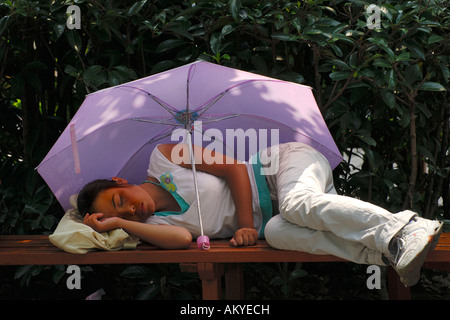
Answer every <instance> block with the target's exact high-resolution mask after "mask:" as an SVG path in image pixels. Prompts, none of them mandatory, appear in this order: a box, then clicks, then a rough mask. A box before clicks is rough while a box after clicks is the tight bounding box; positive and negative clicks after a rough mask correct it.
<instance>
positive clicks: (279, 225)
mask: <svg viewBox="0 0 450 320" xmlns="http://www.w3.org/2000/svg"><path fill="white" fill-rule="evenodd" d="M264 235H265V238H266V240H267V242H268V243H269V244H270V245H271V246H272V247H274V248H278V249H284V250H295V251H304V252H308V253H312V254H331V255H334V256H336V257H339V258H342V259H345V260H348V261H352V262H355V263H359V264H376V265H386V263H385V261H383V260H382V254H381V253H380V252H379V251H377V250H372V249H369V248H368V247H366V246H365V245H363V244H361V243H359V242H354V241H349V240H344V239H342V238H339V237H337V236H336V235H334V234H333V233H331V232H329V231H317V230H312V229H309V228H306V227H300V226H298V225H296V224H293V223H290V222H289V221H286V220H285V219H284V218H283V217H282V216H281V215H276V216H275V217H273V218H272V219H270V220H269V222H268V223H267V225H266V227H265V230H264Z"/></svg>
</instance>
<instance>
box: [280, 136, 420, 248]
mask: <svg viewBox="0 0 450 320" xmlns="http://www.w3.org/2000/svg"><path fill="white" fill-rule="evenodd" d="M279 157H280V158H279V169H278V172H277V173H276V175H275V179H276V188H277V194H278V201H279V210H280V214H281V216H282V217H283V218H284V219H285V220H286V221H289V222H290V223H292V224H296V225H298V226H300V227H306V228H309V229H312V230H317V231H328V232H331V233H332V234H334V235H335V236H337V237H338V238H341V239H343V240H347V241H352V242H358V243H361V244H363V245H364V246H366V247H368V248H370V249H372V250H377V251H379V252H381V253H385V254H387V253H389V250H388V245H389V241H390V240H391V239H392V238H393V236H394V235H395V234H397V233H398V232H399V230H401V229H402V228H403V227H404V226H405V225H406V224H407V223H408V222H409V221H410V220H411V219H412V218H413V217H414V216H416V214H415V213H414V212H412V211H404V212H400V213H397V214H392V213H390V212H388V211H386V210H385V209H383V208H381V207H378V206H375V205H373V204H371V203H368V202H365V201H361V200H358V199H354V198H350V197H345V196H340V195H337V194H336V192H335V190H334V186H333V177H332V171H331V168H330V166H329V164H328V161H327V160H326V158H325V157H324V156H323V155H322V154H320V153H319V152H317V151H316V150H314V149H313V148H311V147H309V146H307V145H304V144H300V143H290V144H287V145H285V146H282V147H281V149H280V154H279Z"/></svg>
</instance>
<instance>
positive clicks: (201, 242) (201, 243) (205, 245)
mask: <svg viewBox="0 0 450 320" xmlns="http://www.w3.org/2000/svg"><path fill="white" fill-rule="evenodd" d="M197 247H198V248H199V249H203V250H209V248H211V246H210V244H209V238H208V237H207V236H200V237H198V238H197Z"/></svg>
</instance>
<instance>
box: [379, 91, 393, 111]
mask: <svg viewBox="0 0 450 320" xmlns="http://www.w3.org/2000/svg"><path fill="white" fill-rule="evenodd" d="M381 99H383V101H384V103H386V105H387V106H388V107H389V108H391V109H392V108H394V107H395V95H394V93H392V91H387V90H385V91H382V92H381Z"/></svg>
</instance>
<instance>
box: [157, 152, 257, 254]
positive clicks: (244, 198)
mask: <svg viewBox="0 0 450 320" xmlns="http://www.w3.org/2000/svg"><path fill="white" fill-rule="evenodd" d="M183 146H184V147H183ZM175 147H177V149H174V148H175ZM158 148H159V150H160V151H161V153H162V154H163V155H164V156H165V157H166V158H167V159H169V160H170V161H171V162H174V163H177V164H179V165H180V166H182V167H185V168H191V165H190V164H186V163H181V164H180V163H179V161H174V160H178V159H173V158H174V156H176V157H180V159H183V158H184V157H183V156H185V155H184V154H183V152H184V151H188V148H187V146H186V145H183V144H162V145H159V146H158ZM205 150H206V149H204V148H201V147H198V146H195V147H194V155H195V168H196V170H198V171H203V172H206V173H209V174H212V175H215V176H218V177H221V178H224V179H225V181H226V182H227V184H228V187H229V189H230V191H231V196H232V198H233V201H234V204H235V207H236V213H237V219H238V226H239V230H237V231H236V233H235V235H234V237H233V238H232V239H231V241H230V243H231V245H233V246H241V245H254V244H256V242H257V241H258V231H257V230H256V229H255V226H254V223H253V206H252V190H251V185H250V180H249V177H248V172H247V166H246V165H245V164H243V163H240V162H238V161H237V160H235V159H232V158H229V157H227V156H225V155H222V154H219V153H216V152H215V151H213V150H212V151H210V150H206V151H205ZM205 155H207V156H208V159H206V158H205ZM211 160H214V161H211Z"/></svg>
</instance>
